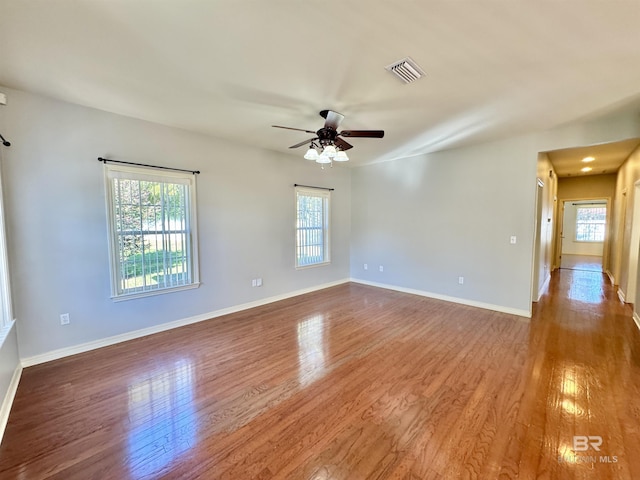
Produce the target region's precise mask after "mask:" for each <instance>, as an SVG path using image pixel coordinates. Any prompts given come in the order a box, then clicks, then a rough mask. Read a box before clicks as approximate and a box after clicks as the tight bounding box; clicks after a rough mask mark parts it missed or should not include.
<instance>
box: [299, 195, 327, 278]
mask: <svg viewBox="0 0 640 480" xmlns="http://www.w3.org/2000/svg"><path fill="white" fill-rule="evenodd" d="M329 198H330V192H329V191H328V190H326V191H325V190H319V189H309V188H300V187H296V211H297V216H296V219H297V220H296V222H297V223H296V267H297V268H300V267H309V266H312V265H322V264H327V263H329Z"/></svg>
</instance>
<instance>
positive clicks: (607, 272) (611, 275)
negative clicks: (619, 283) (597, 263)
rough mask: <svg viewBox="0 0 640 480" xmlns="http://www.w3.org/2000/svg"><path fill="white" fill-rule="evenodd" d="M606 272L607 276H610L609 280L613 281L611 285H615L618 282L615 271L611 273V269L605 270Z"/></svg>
mask: <svg viewBox="0 0 640 480" xmlns="http://www.w3.org/2000/svg"><path fill="white" fill-rule="evenodd" d="M604 273H606V274H607V277H609V281H610V282H611V285H615V284H616V279H615V277H614V276H613V273H611V272H610V271H609V270H605V271H604Z"/></svg>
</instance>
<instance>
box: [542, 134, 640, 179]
mask: <svg viewBox="0 0 640 480" xmlns="http://www.w3.org/2000/svg"><path fill="white" fill-rule="evenodd" d="M638 146H640V138H630V139H627V140H622V141H619V142H612V143H604V144H601V145H590V146H587V147H575V148H564V149H562V150H554V151H551V152H546V153H547V156H548V157H549V160H550V161H551V163H552V164H553V168H554V170H555V171H556V174H557V175H558V177H578V176H583V175H603V174H609V173H615V172H617V171H618V169H619V168H620V166H621V165H622V164H623V163H624V161H625V160H626V159H627V158H629V156H630V155H631V154H632V153H633V151H634V150H635V149H636V148H638ZM587 157H591V158H593V159H594V160H593V161H591V162H588V163H586V162H583V159H584V158H587ZM584 167H590V168H591V171H589V172H582V171H581V169H582V168H584Z"/></svg>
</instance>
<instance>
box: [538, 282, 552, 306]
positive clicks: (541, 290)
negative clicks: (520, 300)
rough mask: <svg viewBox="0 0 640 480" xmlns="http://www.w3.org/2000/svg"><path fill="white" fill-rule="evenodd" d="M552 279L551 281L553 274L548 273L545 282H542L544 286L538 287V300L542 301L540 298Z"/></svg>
mask: <svg viewBox="0 0 640 480" xmlns="http://www.w3.org/2000/svg"><path fill="white" fill-rule="evenodd" d="M550 281H551V275H547V278H545V280H544V282H543V283H542V286H541V287H540V288H539V289H538V298H537V299H536V302H539V301H540V299H541V298H542V294H543V293H544V291H545V290H546V289H547V287H548V286H549V282H550Z"/></svg>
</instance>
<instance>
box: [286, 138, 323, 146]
mask: <svg viewBox="0 0 640 480" xmlns="http://www.w3.org/2000/svg"><path fill="white" fill-rule="evenodd" d="M314 140H318V137H315V138H310V139H309V140H305V141H304V142H300V143H296V144H295V145H291V146H290V147H289V148H298V147H301V146H303V145H306V144H307V143H308V144H311V142H313V141H314Z"/></svg>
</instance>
